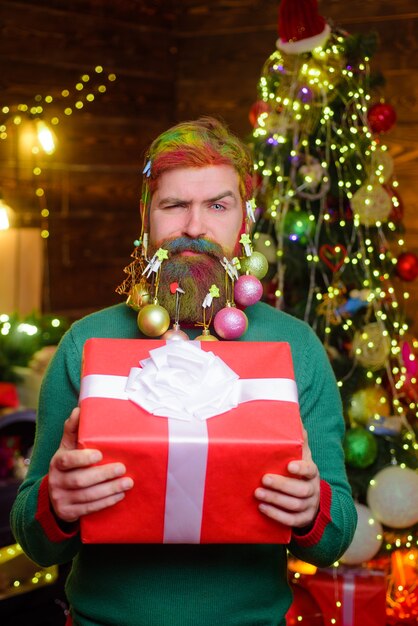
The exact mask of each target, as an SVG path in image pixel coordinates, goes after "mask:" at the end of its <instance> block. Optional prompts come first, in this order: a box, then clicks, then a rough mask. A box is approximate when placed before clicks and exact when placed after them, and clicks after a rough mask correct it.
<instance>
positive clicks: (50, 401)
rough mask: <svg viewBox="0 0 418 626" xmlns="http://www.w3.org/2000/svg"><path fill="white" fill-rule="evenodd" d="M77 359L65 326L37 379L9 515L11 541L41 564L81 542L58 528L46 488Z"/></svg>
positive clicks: (74, 393) (64, 557) (71, 401)
mask: <svg viewBox="0 0 418 626" xmlns="http://www.w3.org/2000/svg"><path fill="white" fill-rule="evenodd" d="M80 362H81V355H80V353H79V350H78V349H77V346H76V345H75V343H74V341H73V337H72V333H71V331H69V332H68V333H67V334H66V335H65V336H64V337H63V339H62V340H61V343H60V345H59V347H58V349H57V351H56V353H55V355H54V357H53V359H52V360H51V363H50V365H49V367H48V370H47V372H46V374H45V376H44V379H43V382H42V386H41V391H40V397H39V407H38V415H37V425H36V435H35V442H34V448H33V454H32V458H31V462H30V465H29V470H28V474H27V476H26V478H25V480H24V481H23V483H22V484H21V485H20V488H19V490H18V494H17V497H16V500H15V502H14V504H13V507H12V511H11V515H10V523H11V528H12V532H13V534H14V537H15V539H16V541H17V542H18V543H19V544H20V545H21V546H22V548H23V550H24V552H25V553H26V554H27V555H28V556H29V557H30V558H31V559H32V560H33V561H35V562H36V563H39V564H40V565H42V566H50V565H53V564H61V563H65V562H67V561H70V560H71V559H72V558H73V557H74V556H75V554H76V553H77V552H78V550H79V547H80V543H81V542H80V537H79V533H78V532H71V533H68V534H66V533H65V532H59V527H58V524H54V519H53V516H52V512H50V510H49V499H48V489H47V475H48V471H49V463H50V460H51V458H52V456H53V455H54V453H55V451H56V450H57V449H58V446H59V444H60V441H61V437H62V433H63V428H64V422H65V420H66V419H67V418H68V417H69V415H70V413H71V411H72V409H73V408H74V407H76V406H77V404H78V394H79V381H80ZM49 513H50V514H49Z"/></svg>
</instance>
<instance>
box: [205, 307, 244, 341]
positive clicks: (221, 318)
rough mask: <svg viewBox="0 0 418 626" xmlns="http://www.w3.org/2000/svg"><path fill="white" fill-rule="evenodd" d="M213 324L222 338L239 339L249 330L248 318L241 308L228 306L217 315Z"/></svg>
mask: <svg viewBox="0 0 418 626" xmlns="http://www.w3.org/2000/svg"><path fill="white" fill-rule="evenodd" d="M213 326H214V328H215V332H216V334H217V335H219V337H221V338H222V339H227V340H232V339H239V338H240V337H242V335H243V334H244V333H245V332H246V331H247V328H248V319H247V316H246V315H245V313H244V312H243V311H241V310H240V309H237V308H236V307H234V306H226V307H224V308H223V309H221V310H220V311H218V312H217V314H216V315H215V319H214V320H213Z"/></svg>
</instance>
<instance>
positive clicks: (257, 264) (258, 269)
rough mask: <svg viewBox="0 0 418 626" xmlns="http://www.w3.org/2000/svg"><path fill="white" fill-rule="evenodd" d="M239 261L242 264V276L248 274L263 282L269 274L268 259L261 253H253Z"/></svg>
mask: <svg viewBox="0 0 418 626" xmlns="http://www.w3.org/2000/svg"><path fill="white" fill-rule="evenodd" d="M239 261H240V264H241V269H240V272H241V273H242V274H246V273H247V272H248V274H251V275H252V276H256V277H257V278H259V279H260V280H262V279H263V278H264V276H265V275H266V274H267V272H268V268H269V265H268V263H267V259H266V257H265V256H264V254H261V252H255V251H253V252H252V253H251V255H250V256H243V257H240V259H239Z"/></svg>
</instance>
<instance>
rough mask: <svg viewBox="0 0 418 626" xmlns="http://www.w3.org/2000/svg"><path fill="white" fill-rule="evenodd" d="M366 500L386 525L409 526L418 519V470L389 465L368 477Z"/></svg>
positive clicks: (375, 514)
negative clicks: (373, 475)
mask: <svg viewBox="0 0 418 626" xmlns="http://www.w3.org/2000/svg"><path fill="white" fill-rule="evenodd" d="M367 504H368V505H369V507H370V509H371V510H372V512H373V515H374V516H375V517H376V519H378V520H379V521H380V522H382V524H384V525H385V526H389V527H391V528H408V526H412V525H413V524H416V523H417V522H418V473H417V472H416V471H414V470H412V469H410V468H408V467H406V468H402V467H400V466H399V465H391V466H389V467H385V468H384V469H382V470H380V472H378V473H377V474H376V476H375V477H374V478H373V480H371V481H370V485H369V488H368V490H367Z"/></svg>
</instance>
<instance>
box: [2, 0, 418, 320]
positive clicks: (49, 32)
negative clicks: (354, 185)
mask: <svg viewBox="0 0 418 626" xmlns="http://www.w3.org/2000/svg"><path fill="white" fill-rule="evenodd" d="M278 4H279V3H278V0H239V1H238V0H212V1H211V2H208V1H206V2H203V1H199V0H184V1H182V2H180V3H174V2H165V1H163V0H154V1H145V0H139V1H138V0H136V1H135V0H118V2H112V0H73V1H67V2H66V1H64V0H58V1H54V2H52V0H50V1H47V2H41V0H30V1H29V2H11V1H2V2H1V3H0V29H1V31H0V32H1V37H0V57H1V59H2V60H1V67H0V70H1V72H0V85H1V87H2V89H1V94H2V103H3V104H2V105H4V104H10V103H18V102H19V101H20V100H23V101H24V102H28V101H29V100H30V99H31V98H33V96H34V95H36V94H38V93H40V94H43V95H45V94H46V93H52V94H53V95H56V96H57V101H56V105H54V106H55V107H56V108H57V109H58V110H59V109H60V108H62V107H63V102H62V98H60V97H59V94H60V91H61V89H63V88H65V87H69V86H72V85H74V84H75V82H76V81H77V80H78V78H79V76H80V75H81V74H83V73H85V72H90V71H92V70H93V68H94V67H95V65H97V64H100V65H103V67H104V68H105V70H106V73H109V72H114V73H115V74H116V76H117V79H116V81H115V82H114V83H111V84H109V83H107V86H108V89H107V92H106V93H105V94H104V95H102V96H100V97H97V98H96V100H95V101H94V103H92V104H90V105H89V106H88V107H87V106H86V107H85V108H84V109H83V110H81V111H77V112H76V113H74V114H73V115H72V116H70V117H68V118H65V119H63V120H62V122H61V123H60V124H59V125H58V127H57V133H59V138H60V145H59V149H58V150H57V152H56V154H55V155H54V156H53V157H48V160H47V161H46V162H45V163H44V168H43V170H42V174H41V176H40V177H39V178H40V179H42V181H43V183H45V189H46V198H47V203H48V208H49V210H50V218H49V225H48V226H49V230H50V237H49V239H48V240H47V248H48V250H47V252H48V265H49V276H47V280H46V287H47V289H46V290H45V308H46V309H50V310H53V311H56V312H66V313H68V314H70V316H72V317H77V316H79V315H81V314H83V313H85V312H87V311H90V310H94V309H97V308H99V307H101V306H105V305H107V304H111V303H113V302H117V301H118V300H119V297H118V296H116V295H115V294H114V292H113V290H114V286H115V285H116V284H117V283H118V282H119V281H120V279H121V278H122V273H121V269H122V267H123V265H124V264H125V263H126V262H127V260H128V257H129V253H130V250H131V247H132V241H133V240H134V239H135V237H136V235H137V224H138V214H137V206H138V197H139V189H140V169H141V166H142V161H143V152H144V149H145V147H146V146H147V145H148V144H149V142H150V140H151V139H152V138H153V137H154V136H155V135H156V134H158V133H159V132H160V131H161V130H163V129H164V128H166V127H167V126H169V125H171V124H172V123H175V122H177V121H180V120H184V119H190V118H194V117H196V116H198V115H202V114H215V115H217V116H220V117H222V118H223V119H224V120H225V121H226V122H227V123H228V124H229V125H230V127H231V128H232V130H234V131H235V132H236V133H238V134H239V135H240V136H241V137H243V138H246V137H248V136H249V134H250V132H251V127H250V124H249V121H248V110H249V107H250V106H251V104H252V102H253V101H254V100H255V99H256V98H257V82H258V78H259V74H260V71H261V67H262V65H263V62H264V61H265V59H266V58H267V57H268V56H269V54H270V53H271V52H272V51H273V50H274V47H275V41H276V39H277V9H278ZM319 6H320V11H321V13H322V15H324V16H325V17H327V18H329V19H331V20H332V21H334V22H335V23H336V24H338V25H340V26H342V27H344V28H345V29H346V30H347V31H349V32H351V33H353V34H354V33H356V32H369V31H376V32H377V33H378V36H379V41H380V45H379V50H378V53H377V54H376V55H375V57H373V59H372V68H373V69H376V70H380V71H381V72H382V73H383V75H384V76H385V78H386V85H385V87H384V88H383V90H382V91H381V93H380V94H379V95H384V96H385V97H386V99H387V100H388V101H389V102H390V103H391V104H392V105H393V106H394V107H395V109H396V111H397V115H398V122H397V124H396V126H395V128H394V129H393V130H392V131H391V132H390V133H389V134H388V135H387V137H386V139H387V143H388V145H389V146H390V148H391V151H392V154H393V156H394V157H395V168H396V174H397V177H398V180H399V191H400V195H401V198H402V200H403V203H404V208H405V226H406V242H407V246H408V249H410V250H411V251H413V252H415V253H416V254H418V210H417V207H418V200H417V195H418V194H417V190H416V179H417V178H418V176H417V175H418V148H417V145H418V6H417V3H416V0H397V1H396V2H394V1H393V0H351V2H341V1H340V0H320V2H319ZM52 108H53V105H52V104H51V110H52ZM0 123H1V122H0ZM0 162H1V164H2V178H1V181H0V185H1V187H2V191H3V196H4V198H5V200H7V201H8V203H9V204H11V205H13V206H16V207H17V209H18V213H19V220H20V223H21V224H23V225H34V224H36V223H40V218H39V215H40V206H39V201H37V200H36V198H35V197H34V194H33V189H34V185H35V186H36V185H37V184H38V180H35V181H34V177H33V175H32V173H31V168H30V167H29V166H28V165H27V164H26V163H23V162H22V159H20V161H19V163H17V162H16V145H15V142H14V141H9V140H5V141H2V142H0ZM409 287H411V300H410V303H409V305H408V308H407V311H408V312H409V314H410V315H411V316H413V315H414V311H415V310H416V308H417V307H418V281H415V283H412V284H411V285H409Z"/></svg>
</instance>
